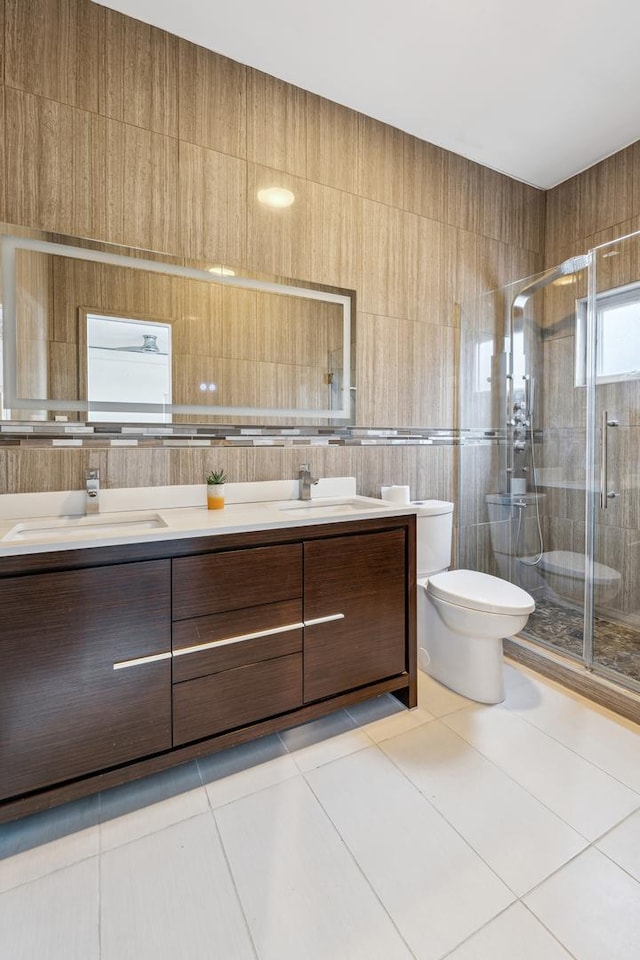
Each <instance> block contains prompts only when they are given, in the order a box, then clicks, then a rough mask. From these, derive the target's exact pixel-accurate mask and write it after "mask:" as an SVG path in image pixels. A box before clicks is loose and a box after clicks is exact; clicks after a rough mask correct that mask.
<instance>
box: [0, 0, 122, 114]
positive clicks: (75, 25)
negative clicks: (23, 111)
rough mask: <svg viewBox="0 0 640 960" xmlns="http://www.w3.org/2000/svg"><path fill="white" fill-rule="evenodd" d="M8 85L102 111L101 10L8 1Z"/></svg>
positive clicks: (60, 2)
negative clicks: (99, 98) (99, 64)
mask: <svg viewBox="0 0 640 960" xmlns="http://www.w3.org/2000/svg"><path fill="white" fill-rule="evenodd" d="M5 4H6V9H5V20H6V31H5V34H6V46H5V82H6V84H7V86H10V87H16V88H17V89H19V90H24V91H25V92H27V93H34V94H38V95H39V96H42V97H48V98H50V99H52V100H59V101H61V102H62V103H67V104H70V105H72V106H75V107H82V108H83V109H85V110H91V111H95V110H97V109H98V70H97V69H96V66H97V63H98V59H99V41H100V24H101V21H102V17H103V13H104V11H103V10H102V8H101V7H98V6H97V5H96V4H93V3H87V2H86V0H5Z"/></svg>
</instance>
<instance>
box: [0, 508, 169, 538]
mask: <svg viewBox="0 0 640 960" xmlns="http://www.w3.org/2000/svg"><path fill="white" fill-rule="evenodd" d="M166 526H167V523H166V521H165V520H163V518H162V517H161V516H160V514H159V513H142V512H140V511H135V512H132V513H110V514H109V513H105V514H103V515H99V514H98V515H95V516H94V515H92V516H89V517H87V516H84V517H51V518H49V517H42V518H40V519H35V520H23V521H21V522H20V523H17V524H16V525H15V527H12V529H11V530H9V532H8V533H7V534H5V536H4V537H3V538H2V539H3V540H4V541H5V542H13V541H29V540H75V539H76V538H80V537H83V538H84V537H114V536H118V535H120V534H122V535H124V536H126V535H127V533H139V532H141V531H144V530H154V529H160V528H162V527H166Z"/></svg>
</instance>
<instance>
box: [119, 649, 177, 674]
mask: <svg viewBox="0 0 640 960" xmlns="http://www.w3.org/2000/svg"><path fill="white" fill-rule="evenodd" d="M158 660H171V651H170V650H168V651H167V652H166V653H154V654H153V656H150V657H135V659H133V660H119V661H118V663H114V665H113V669H114V670H126V669H127V667H137V666H139V665H140V664H141V663H156V662H157V661H158Z"/></svg>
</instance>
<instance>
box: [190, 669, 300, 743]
mask: <svg viewBox="0 0 640 960" xmlns="http://www.w3.org/2000/svg"><path fill="white" fill-rule="evenodd" d="M301 705H302V654H301V653H294V654H291V655H290V656H287V657H278V658H277V659H275V660H264V661H262V662H260V663H252V664H249V665H247V666H244V667H236V668H235V669H234V670H225V671H224V672H223V673H214V674H211V675H210V676H207V677H200V678H198V679H197V680H187V681H186V682H185V683H176V684H174V686H173V744H174V746H178V745H179V744H182V743H189V742H190V741H192V740H200V739H202V738H203V737H210V736H213V735H214V734H216V733H222V731H223V730H230V729H232V728H235V727H242V726H245V725H246V724H248V723H254V722H255V721H257V720H265V719H266V718H267V717H273V716H275V715H277V714H279V713H286V711H287V710H294V709H295V708H296V707H299V706H301Z"/></svg>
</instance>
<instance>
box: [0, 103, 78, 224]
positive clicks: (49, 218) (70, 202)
mask: <svg viewBox="0 0 640 960" xmlns="http://www.w3.org/2000/svg"><path fill="white" fill-rule="evenodd" d="M5 111H6V117H5V122H6V128H5V136H6V141H5V144H6V184H5V190H6V216H7V219H8V220H9V221H10V222H11V223H17V224H21V225H25V226H33V227H38V228H40V229H43V230H53V231H56V232H59V233H69V234H74V235H78V236H91V235H92V234H93V227H94V221H93V217H92V206H93V198H92V194H93V187H94V184H93V179H92V170H91V115H90V114H89V113H87V112H86V111H84V110H77V109H75V108H74V107H70V106H67V105H66V104H63V103H57V102H55V101H53V100H45V99H42V98H41V97H35V96H31V95H30V94H26V93H22V92H21V91H18V90H13V89H11V88H9V87H7V88H6V90H5Z"/></svg>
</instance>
